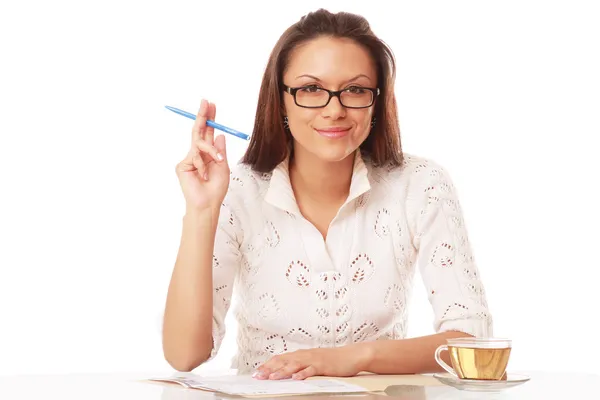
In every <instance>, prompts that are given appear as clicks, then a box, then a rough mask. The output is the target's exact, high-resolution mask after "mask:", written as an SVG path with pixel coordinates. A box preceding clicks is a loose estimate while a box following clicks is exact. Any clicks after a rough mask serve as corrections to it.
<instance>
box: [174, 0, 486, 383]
mask: <svg viewBox="0 0 600 400" xmlns="http://www.w3.org/2000/svg"><path fill="white" fill-rule="evenodd" d="M394 78H395V61H394V58H393V55H392V52H391V51H390V50H389V49H388V47H387V46H386V45H385V44H384V43H383V42H382V41H381V40H379V39H378V38H377V37H376V36H375V35H374V34H373V32H372V31H371V29H370V26H369V24H368V22H367V21H366V20H365V19H364V18H362V17H360V16H357V15H353V14H348V13H338V14H331V13H329V12H327V11H325V10H319V11H316V12H313V13H310V14H308V15H306V16H304V17H303V18H301V19H300V21H298V22H297V23H295V24H294V25H292V26H291V27H290V28H289V29H288V30H286V32H285V33H284V34H283V35H282V36H281V38H280V40H279V41H278V43H277V44H276V46H275V48H274V49H273V52H272V54H271V57H270V59H269V62H268V65H267V68H266V71H265V74H264V77H263V81H262V86H261V90H260V94H259V98H258V108H257V111H256V121H255V126H254V130H253V132H252V138H251V141H250V144H249V148H248V150H247V152H246V154H245V156H244V157H243V159H242V160H241V162H240V163H239V164H237V165H236V166H235V168H233V171H231V172H230V169H229V167H228V163H227V159H226V157H227V152H226V148H225V139H224V137H223V136H217V137H216V138H215V137H214V132H213V129H211V128H210V127H207V126H206V120H207V119H214V118H215V113H216V109H215V105H214V104H212V103H208V102H207V101H204V100H203V101H202V103H201V106H200V110H199V112H198V116H197V120H196V123H195V125H194V128H193V131H192V143H191V148H190V151H189V153H188V154H187V156H186V157H185V159H184V160H183V161H182V162H181V163H179V164H178V166H177V176H178V178H179V180H180V183H181V188H182V191H183V194H184V196H185V200H186V205H187V208H186V213H185V216H184V218H183V232H182V236H181V245H180V249H179V253H178V256H177V260H176V263H175V267H174V270H173V275H172V278H171V282H170V286H169V291H168V296H167V303H166V310H165V316H164V330H163V336H164V339H163V348H164V354H165V358H166V359H167V361H168V362H169V363H170V365H171V366H173V367H174V368H175V369H177V370H180V371H189V370H192V369H194V368H195V367H197V366H198V365H200V364H201V363H203V362H205V361H207V360H208V359H210V358H212V357H214V356H215V354H216V353H217V351H218V349H219V346H220V343H221V341H222V339H223V337H224V334H225V326H224V319H225V315H226V313H227V312H228V309H229V305H230V300H231V297H232V293H233V290H234V289H235V291H236V294H237V295H239V300H240V301H239V304H238V305H237V310H236V318H237V321H238V326H239V332H238V339H237V344H238V353H237V356H236V358H235V360H234V363H233V365H232V367H233V368H237V369H238V370H239V371H240V372H253V373H254V375H255V376H256V377H257V378H260V379H281V378H289V377H292V378H294V379H303V378H306V377H308V376H312V375H329V376H351V375H355V374H357V373H359V372H361V371H369V372H373V373H395V374H401V373H426V372H434V371H440V370H441V368H440V367H439V366H438V365H437V363H436V362H435V360H434V357H433V354H434V351H435V349H436V348H437V347H438V346H439V345H441V344H444V343H445V342H446V339H448V338H454V337H461V336H491V335H492V319H491V316H490V312H489V310H488V307H487V304H486V299H485V294H484V290H483V285H482V283H481V281H480V278H479V274H478V270H477V267H476V265H475V263H474V261H473V257H472V255H471V249H470V245H469V241H468V238H467V233H466V229H465V226H464V221H463V218H462V212H461V208H460V205H459V201H458V199H457V196H456V192H455V190H454V187H453V185H452V182H451V179H450V177H449V175H448V173H447V172H446V171H445V170H444V169H443V168H442V167H441V166H440V165H438V164H436V163H435V162H434V161H432V160H428V159H425V158H422V157H417V156H414V155H407V154H403V152H402V150H401V145H400V135H399V126H398V120H397V111H396V101H395V97H394ZM415 267H417V268H420V272H421V275H422V277H423V281H424V283H425V286H426V289H427V292H428V296H429V301H430V303H431V305H432V308H433V311H434V315H435V321H434V329H435V332H436V333H435V334H432V335H430V336H425V337H417V338H411V339H406V338H405V336H406V330H407V326H406V321H407V303H408V300H409V298H410V293H411V286H412V277H413V275H414V272H415ZM234 282H235V285H234Z"/></svg>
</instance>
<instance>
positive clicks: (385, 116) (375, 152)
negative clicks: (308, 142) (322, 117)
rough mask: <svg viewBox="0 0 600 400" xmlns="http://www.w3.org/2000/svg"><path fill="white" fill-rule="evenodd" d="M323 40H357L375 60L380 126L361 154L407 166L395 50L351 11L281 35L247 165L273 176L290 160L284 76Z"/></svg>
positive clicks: (314, 15)
mask: <svg viewBox="0 0 600 400" xmlns="http://www.w3.org/2000/svg"><path fill="white" fill-rule="evenodd" d="M321 36H330V37H334V38H348V39H352V40H354V41H355V42H356V43H358V44H360V45H362V46H364V47H365V48H366V49H367V50H368V51H369V53H370V54H371V56H372V57H373V60H374V61H375V64H376V66H377V80H378V82H377V86H378V87H379V88H380V90H381V93H380V95H379V96H378V98H377V100H376V103H375V113H374V115H375V117H376V122H375V126H374V127H373V129H372V130H371V132H370V134H369V136H368V137H367V139H366V140H365V141H364V142H363V143H362V145H361V146H360V149H361V152H362V154H364V155H366V156H368V157H369V158H370V159H371V161H372V162H373V164H375V165H384V164H388V165H389V164H391V165H393V166H399V165H401V163H402V159H403V157H402V147H401V143H400V127H399V124H398V114H397V109H396V97H395V95H394V81H395V78H396V62H395V60H394V55H393V53H392V50H391V49H390V48H389V47H388V46H387V45H386V44H385V43H384V42H383V41H382V40H381V39H379V38H378V37H377V36H375V34H374V33H373V31H372V30H371V27H370V25H369V23H368V21H367V20H366V19H365V18H364V17H362V16H360V15H356V14H351V13H347V12H339V13H336V14H333V13H331V12H329V11H327V10H324V9H319V10H317V11H314V12H311V13H308V14H307V15H305V16H303V17H302V18H300V20H299V21H298V22H296V23H295V24H293V25H292V26H290V27H289V28H288V29H287V30H286V31H285V32H284V33H283V35H281V37H280V38H279V40H278V41H277V43H276V44H275V47H274V48H273V50H272V51H271V55H270V57H269V61H268V63H267V67H266V69H265V73H264V75H263V79H262V83H261V87H260V93H259V96H258V105H257V108H256V117H255V120H254V129H253V131H252V137H251V139H250V144H249V146H248V149H247V150H246V153H245V154H244V157H243V158H242V160H241V162H242V163H244V164H248V165H250V166H251V167H252V169H254V170H256V171H259V172H270V171H272V170H273V169H274V168H275V167H276V166H277V165H278V164H279V163H280V162H282V161H283V160H285V158H286V157H287V156H288V151H289V148H290V147H289V144H290V142H291V140H292V136H291V134H290V132H289V131H287V130H286V129H285V127H284V125H283V105H282V95H283V88H282V84H283V72H284V70H285V68H286V66H287V64H288V62H289V57H290V53H291V51H292V50H293V49H294V48H295V47H296V46H298V45H299V44H302V43H305V42H307V41H310V40H312V39H316V38H318V37H321Z"/></svg>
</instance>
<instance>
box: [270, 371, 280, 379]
mask: <svg viewBox="0 0 600 400" xmlns="http://www.w3.org/2000/svg"><path fill="white" fill-rule="evenodd" d="M278 378H279V374H278V373H277V372H273V373H272V374H271V375H269V379H278Z"/></svg>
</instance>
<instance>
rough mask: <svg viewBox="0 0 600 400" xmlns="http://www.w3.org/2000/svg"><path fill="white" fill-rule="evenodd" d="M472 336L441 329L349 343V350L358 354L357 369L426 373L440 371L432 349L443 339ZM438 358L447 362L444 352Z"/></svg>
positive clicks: (378, 372) (389, 372)
mask: <svg viewBox="0 0 600 400" xmlns="http://www.w3.org/2000/svg"><path fill="white" fill-rule="evenodd" d="M468 336H472V335H469V334H466V333H463V332H452V331H448V332H442V333H436V334H434V335H429V336H421V337H417V338H411V339H401V340H379V341H374V342H363V343H357V344H354V345H350V346H349V347H350V348H352V351H353V352H356V354H360V355H361V356H360V357H361V358H362V360H361V361H359V362H358V363H359V364H362V367H359V368H357V369H358V370H360V371H366V372H372V373H375V374H427V373H433V372H441V371H443V369H442V367H440V366H439V364H438V363H437V362H436V361H435V358H434V353H435V350H436V349H437V348H438V347H439V346H441V345H442V344H446V339H451V338H459V337H468ZM442 358H443V359H444V361H446V363H448V364H450V358H449V357H448V352H444V353H442Z"/></svg>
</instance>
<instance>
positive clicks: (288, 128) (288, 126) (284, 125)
mask: <svg viewBox="0 0 600 400" xmlns="http://www.w3.org/2000/svg"><path fill="white" fill-rule="evenodd" d="M283 127H284V128H285V130H286V131H289V130H290V122H289V121H288V117H287V115H286V116H285V117H283Z"/></svg>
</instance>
